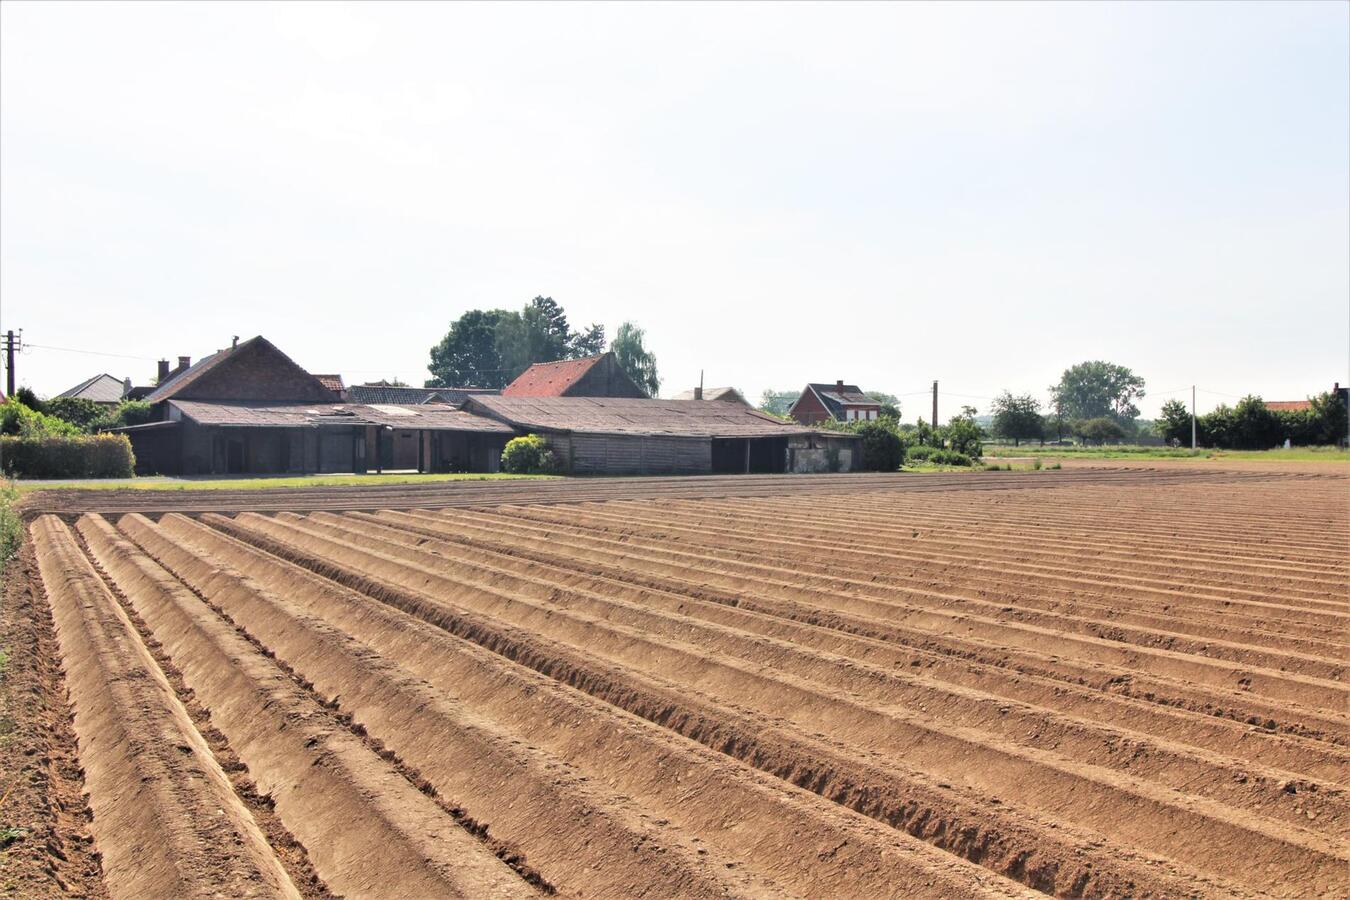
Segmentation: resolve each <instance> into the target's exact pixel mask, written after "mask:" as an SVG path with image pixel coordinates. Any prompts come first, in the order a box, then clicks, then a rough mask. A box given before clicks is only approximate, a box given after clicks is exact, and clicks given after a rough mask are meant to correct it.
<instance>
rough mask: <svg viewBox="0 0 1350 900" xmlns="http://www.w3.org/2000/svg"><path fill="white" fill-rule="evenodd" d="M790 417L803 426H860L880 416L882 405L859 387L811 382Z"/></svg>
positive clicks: (790, 409)
mask: <svg viewBox="0 0 1350 900" xmlns="http://www.w3.org/2000/svg"><path fill="white" fill-rule="evenodd" d="M788 415H789V416H791V417H792V418H793V419H794V420H796V421H798V422H801V423H802V424H803V425H819V424H820V423H821V422H825V421H828V420H830V419H833V420H834V421H836V422H859V421H867V420H870V419H877V418H880V416H881V404H880V403H878V402H877V401H875V400H873V399H872V398H871V397H869V396H867V395H866V394H864V393H863V392H862V390H861V389H860V388H859V387H858V386H857V385H856V384H844V382H842V381H836V382H835V383H834V384H817V383H815V382H811V383H810V384H808V385H807V386H806V387H805V388H803V389H802V392H801V395H800V396H799V397H797V399H796V401H795V402H794V403H793V404H792V406H791V407H790V408H789V409H788Z"/></svg>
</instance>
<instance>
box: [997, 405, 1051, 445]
mask: <svg viewBox="0 0 1350 900" xmlns="http://www.w3.org/2000/svg"><path fill="white" fill-rule="evenodd" d="M992 410H993V413H994V421H993V424H992V427H993V430H994V434H996V435H998V436H999V437H1003V438H1012V440H1013V446H1018V445H1020V444H1021V443H1022V441H1036V440H1041V439H1042V438H1043V437H1044V436H1045V420H1043V419H1042V418H1041V402H1040V401H1039V400H1037V399H1036V398H1035V397H1033V396H1031V395H1030V394H1022V395H1020V396H1013V394H1012V392H1011V391H1004V392H1003V393H1002V394H999V395H998V396H997V397H995V398H994V404H993V407H992Z"/></svg>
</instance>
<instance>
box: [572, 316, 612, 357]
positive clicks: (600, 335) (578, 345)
mask: <svg viewBox="0 0 1350 900" xmlns="http://www.w3.org/2000/svg"><path fill="white" fill-rule="evenodd" d="M604 352H605V326H603V325H594V324H592V325H591V326H590V327H588V328H587V329H586V330H585V331H578V332H575V333H574V334H573V335H572V337H571V339H570V340H569V342H568V345H567V353H568V356H569V357H570V358H572V359H584V358H585V357H587V356H598V355H599V354H601V353H604Z"/></svg>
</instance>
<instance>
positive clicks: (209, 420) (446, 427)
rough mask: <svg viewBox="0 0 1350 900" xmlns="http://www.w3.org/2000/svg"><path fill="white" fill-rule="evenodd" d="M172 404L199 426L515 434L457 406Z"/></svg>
mask: <svg viewBox="0 0 1350 900" xmlns="http://www.w3.org/2000/svg"><path fill="white" fill-rule="evenodd" d="M169 405H170V406H172V407H174V408H175V409H177V410H178V411H179V412H181V413H182V414H183V415H184V416H186V417H187V418H189V419H191V420H192V421H194V422H196V423H197V424H199V425H212V426H217V427H221V428H321V427H328V426H334V425H388V426H390V427H393V428H407V429H414V430H415V429H424V430H428V431H476V432H485V433H492V434H511V433H513V432H512V429H511V428H510V427H509V426H507V425H503V424H502V423H501V422H498V421H495V420H493V419H489V418H486V417H484V416H477V415H474V414H472V413H468V412H465V411H463V410H460V409H457V408H455V407H453V406H449V405H445V404H430V405H420V406H399V405H387V404H382V405H379V406H369V405H365V404H359V403H273V404H258V403H237V402H215V401H208V400H170V401H169Z"/></svg>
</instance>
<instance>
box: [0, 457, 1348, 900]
mask: <svg viewBox="0 0 1350 900" xmlns="http://www.w3.org/2000/svg"><path fill="white" fill-rule="evenodd" d="M624 484H627V485H628V487H627V488H625V487H623V485H624ZM708 484H711V485H713V486H712V487H706V488H705V487H700V485H708ZM802 484H805V485H808V487H807V488H806V489H801V490H799V489H797V486H798V485H802ZM531 487H533V488H534V489H536V491H538V490H542V491H544V495H543V496H539V495H538V494H537V493H536V494H535V495H534V496H531V494H530V492H529V490H527V488H531ZM1028 487H1034V488H1036V489H1034V490H1028V489H1026V488H1028ZM502 490H503V489H499V488H484V489H482V490H480V491H479V492H477V493H468V494H454V495H450V494H445V495H429V496H435V497H436V498H438V500H437V502H435V503H428V504H425V505H421V506H418V505H415V502H416V498H415V497H410V498H407V499H408V500H411V501H412V502H411V503H406V502H405V504H404V505H405V506H406V508H397V509H396V508H379V506H378V505H372V504H371V501H370V500H369V498H364V499H363V498H361V497H359V496H358V495H355V494H351V493H350V492H346V493H341V494H338V495H335V497H336V499H329V498H317V499H318V500H320V501H322V502H318V503H311V504H309V505H308V507H307V508H306V509H305V510H304V511H302V512H297V511H285V510H279V509H277V508H276V507H275V506H274V505H272V504H275V503H277V502H278V498H276V497H267V496H263V494H259V495H255V496H254V497H253V498H249V497H242V496H241V497H233V496H231V497H223V498H216V500H215V502H217V503H218V504H221V505H219V506H217V507H215V508H217V509H220V510H222V511H209V510H206V509H196V510H192V511H191V512H193V514H194V515H191V516H190V515H186V514H184V513H182V512H173V511H170V510H168V509H164V508H154V509H149V510H148V514H147V511H141V512H123V511H122V510H123V509H126V508H127V507H126V506H121V507H119V506H118V505H117V504H124V503H125V504H129V503H130V501H129V500H126V499H125V498H124V497H106V498H102V499H101V500H100V499H99V498H93V499H91V500H90V501H89V502H90V503H93V502H95V501H97V502H100V503H103V504H104V506H103V507H102V511H101V512H88V511H86V510H87V509H89V508H91V507H89V506H81V505H79V504H73V505H72V506H71V507H69V508H65V509H52V510H51V511H52V512H60V513H63V515H62V516H57V515H51V514H43V515H39V516H37V517H36V518H34V520H33V521H32V524H31V537H32V540H31V542H30V549H29V550H28V551H27V553H26V555H25V557H24V559H23V560H22V561H21V563H22V565H23V566H26V567H27V568H28V570H29V579H28V581H27V582H26V585H27V590H28V591H29V598H28V599H29V600H30V601H31V602H30V603H29V604H28V606H27V607H25V606H24V605H23V603H19V604H18V605H17V606H15V604H14V603H13V602H12V601H11V605H10V615H11V616H12V615H13V614H14V610H15V609H18V610H20V611H21V612H22V611H23V610H24V609H30V610H31V613H30V615H31V617H32V619H33V623H35V624H34V626H33V627H34V629H35V630H36V632H37V633H38V634H39V638H38V639H37V644H36V646H37V647H38V648H39V649H41V647H42V646H44V645H43V644H42V640H43V639H42V638H41V634H42V633H43V627H44V626H43V623H44V622H46V621H48V619H47V618H46V617H47V616H49V617H50V623H51V625H50V632H51V636H50V637H49V638H47V639H46V640H47V641H48V644H47V645H46V646H48V647H49V649H50V652H51V653H53V654H56V655H57V656H58V657H59V660H60V668H59V671H56V670H55V668H53V671H52V672H50V673H48V675H47V676H43V677H45V678H46V680H45V681H43V680H42V679H41V678H38V681H37V683H38V685H39V688H35V690H38V689H40V690H41V691H43V692H45V694H46V695H47V696H48V697H50V696H52V695H55V696H58V697H66V696H68V698H69V708H70V710H71V712H72V716H71V717H70V720H69V723H68V731H69V733H70V734H71V735H73V740H74V743H75V744H76V749H77V752H78V759H79V765H80V769H81V770H82V782H83V783H82V793H83V794H84V795H86V796H87V798H88V799H87V804H88V810H87V811H84V812H83V813H82V811H81V810H79V809H75V810H74V812H73V813H71V812H69V811H67V812H65V813H63V814H58V813H57V812H55V811H53V812H52V814H51V817H50V818H51V822H50V835H49V837H48V838H47V839H48V841H49V845H54V846H56V848H57V850H58V852H57V853H56V854H55V855H52V856H51V858H50V859H49V861H48V867H49V869H50V871H51V873H52V879H53V880H52V881H51V884H52V885H56V887H54V888H53V889H52V892H53V893H57V892H59V888H60V886H61V885H64V886H65V887H66V888H67V889H70V890H74V891H79V890H88V891H90V892H92V893H99V892H101V891H105V892H106V893H107V894H108V895H111V896H113V897H119V898H120V897H148V896H166V897H167V896H200V895H217V896H230V897H243V896H268V897H272V896H291V897H296V896H306V897H318V896H328V895H342V896H348V897H358V896H359V897H440V896H462V897H475V898H477V897H498V896H501V897H506V896H513V897H514V896H535V895H547V894H558V895H564V896H588V897H653V898H655V897H676V896H678V897H725V896H757V897H776V896H784V897H786V896H796V897H867V898H872V897H936V896H944V897H970V896H992V895H998V896H1009V895H1015V896H1026V895H1032V894H1037V893H1045V894H1053V895H1058V896H1090V897H1105V896H1114V897H1123V896H1168V897H1174V896H1269V895H1275V896H1303V897H1314V896H1317V897H1332V896H1347V895H1350V851H1347V842H1346V837H1347V831H1348V830H1350V800H1348V798H1347V795H1346V786H1347V782H1348V781H1350V721H1347V720H1348V718H1350V708H1348V707H1347V699H1348V696H1347V695H1348V691H1347V684H1346V670H1345V666H1346V659H1347V649H1350V634H1347V629H1346V625H1347V621H1350V596H1348V595H1350V562H1348V556H1347V550H1348V549H1350V504H1348V503H1347V500H1348V499H1350V479H1346V478H1343V477H1340V476H1337V475H1317V474H1300V475H1286V476H1281V475H1279V474H1277V473H1253V472H1218V471H1210V472H1150V471H1145V470H1138V471H1129V472H1125V471H1119V472H1102V471H1097V472H1086V471H1083V472H1067V471H1066V472H1063V473H1058V472H1057V473H1046V472H1041V473H1011V474H1008V475H994V474H993V473H990V474H988V475H985V474H980V473H975V474H970V475H963V476H954V477H951V478H934V479H931V480H930V479H928V478H921V477H911V478H909V479H894V478H867V477H857V478H853V479H821V480H819V481H815V482H811V481H801V480H790V479H789V480H785V479H781V478H779V479H773V478H768V479H758V480H757V479H752V478H747V479H739V480H721V481H718V480H716V479H709V480H706V481H697V480H684V481H680V480H674V479H668V480H661V479H644V480H635V481H631V482H617V481H608V482H594V483H590V484H577V483H574V482H556V483H550V484H548V485H533V486H527V485H522V486H514V485H512V486H509V487H506V488H505V489H504V493H502V492H501V491H502ZM491 491H498V492H499V493H495V494H494V493H491ZM271 493H272V492H264V494H269V495H270V494H271ZM466 497H467V499H466ZM167 499H168V500H170V501H172V502H179V503H186V502H191V501H189V500H185V499H184V498H167ZM250 502H253V503H254V504H255V506H256V507H257V508H259V509H264V510H266V511H265V512H259V511H241V510H242V509H243V508H244V505H246V504H248V503H250ZM109 504H111V505H109ZM264 504H267V505H264ZM325 505H331V506H332V507H334V508H333V509H324V508H323V506H325ZM363 506H364V507H367V509H366V510H365V511H362V509H361V508H362V507H363ZM432 506H434V507H437V508H429V507H432ZM14 593H17V592H14V591H11V594H14ZM21 599H22V598H21ZM20 668H22V666H20ZM36 677H37V676H35V678H36ZM48 718H51V717H50V716H49V717H48ZM21 724H22V723H21ZM44 727H46V728H47V732H49V733H50V743H51V744H52V746H54V747H55V746H58V745H59V744H60V742H61V734H62V725H61V723H60V722H59V721H56V722H55V724H48V725H46V726H44ZM47 732H44V733H47ZM49 749H50V748H49ZM49 755H51V756H53V758H54V759H55V760H56V762H53V763H52V765H53V766H55V765H56V764H57V763H59V761H60V760H59V754H54V753H53V754H49ZM35 765H36V764H35ZM39 768H40V766H39ZM62 771H64V770H62ZM59 774H60V772H54V773H53V775H52V777H53V778H56V776H57V775H59ZM66 777H67V778H68V777H69V776H68V774H67V776H66ZM75 777H76V778H79V777H80V776H79V775H76V776H75ZM58 781H59V780H58ZM44 783H45V782H44ZM25 784H27V782H25ZM60 786H61V783H57V784H56V787H54V788H51V789H50V790H52V791H55V790H56V788H59V787H60ZM27 789H28V788H27V787H26V788H25V790H27ZM65 791H66V794H69V793H71V792H70V791H69V789H68V788H67V789H65ZM39 793H40V791H39ZM58 805H61V806H62V809H65V807H66V806H68V805H69V804H68V803H64V804H58ZM83 829H87V837H83V838H82V837H81V834H80V832H82V830H83ZM81 840H85V842H86V843H88V842H92V848H93V853H94V856H93V862H92V863H90V861H89V859H88V858H86V857H87V854H86V856H81V854H80V853H79V852H78V845H79V844H80V842H81ZM19 849H20V850H21V849H22V847H20V848H19ZM90 865H93V866H94V867H95V871H94V877H86V878H85V879H84V881H78V877H79V873H81V872H83V873H85V874H86V875H87V870H88V869H89V866H90ZM76 870H78V871H76ZM81 885H82V887H81Z"/></svg>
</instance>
